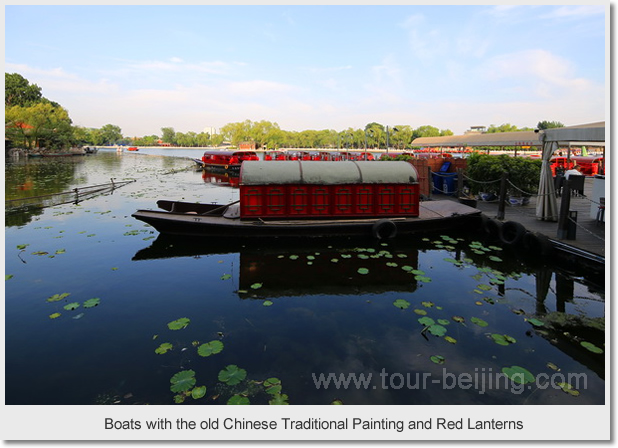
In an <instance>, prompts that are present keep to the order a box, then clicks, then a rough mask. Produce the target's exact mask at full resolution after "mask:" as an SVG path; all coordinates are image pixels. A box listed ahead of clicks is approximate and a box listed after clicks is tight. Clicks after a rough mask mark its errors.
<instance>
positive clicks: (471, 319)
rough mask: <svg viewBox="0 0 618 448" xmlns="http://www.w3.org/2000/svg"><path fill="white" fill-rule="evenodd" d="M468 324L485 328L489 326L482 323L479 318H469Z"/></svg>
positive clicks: (484, 322)
mask: <svg viewBox="0 0 618 448" xmlns="http://www.w3.org/2000/svg"><path fill="white" fill-rule="evenodd" d="M470 322H472V323H473V324H476V325H478V326H479V327H486V326H488V325H489V324H488V323H487V322H486V321H484V320H483V319H481V318H480V317H471V318H470Z"/></svg>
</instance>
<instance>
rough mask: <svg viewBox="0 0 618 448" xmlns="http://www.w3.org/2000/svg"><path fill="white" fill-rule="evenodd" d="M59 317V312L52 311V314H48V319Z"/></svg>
mask: <svg viewBox="0 0 618 448" xmlns="http://www.w3.org/2000/svg"><path fill="white" fill-rule="evenodd" d="M59 317H60V313H54V314H50V315H49V318H50V319H58V318H59Z"/></svg>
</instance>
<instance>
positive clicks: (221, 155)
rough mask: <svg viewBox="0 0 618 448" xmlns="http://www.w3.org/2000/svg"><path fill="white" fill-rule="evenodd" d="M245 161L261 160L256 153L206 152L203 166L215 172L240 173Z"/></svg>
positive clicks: (203, 157)
mask: <svg viewBox="0 0 618 448" xmlns="http://www.w3.org/2000/svg"><path fill="white" fill-rule="evenodd" d="M245 160H260V159H259V157H258V155H257V153H256V152H255V151H206V152H205V153H204V155H203V156H202V166H203V167H204V168H206V169H210V170H213V171H235V172H239V171H240V166H241V165H242V163H243V162H244V161H245Z"/></svg>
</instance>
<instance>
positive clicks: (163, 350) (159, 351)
mask: <svg viewBox="0 0 618 448" xmlns="http://www.w3.org/2000/svg"><path fill="white" fill-rule="evenodd" d="M172 348H173V345H172V344H170V343H169V342H164V343H163V344H161V345H159V346H158V347H157V348H155V353H156V354H157V355H163V354H165V353H167V352H168V351H170V350H171V349H172Z"/></svg>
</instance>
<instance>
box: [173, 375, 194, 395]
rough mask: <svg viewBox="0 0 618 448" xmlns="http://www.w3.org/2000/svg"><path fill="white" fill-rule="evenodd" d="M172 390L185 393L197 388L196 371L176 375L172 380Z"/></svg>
mask: <svg viewBox="0 0 618 448" xmlns="http://www.w3.org/2000/svg"><path fill="white" fill-rule="evenodd" d="M170 383H172V385H171V386H170V389H171V391H172V392H185V391H188V390H190V389H191V388H192V387H193V386H195V371H193V370H182V371H180V372H178V373H176V374H175V375H174V376H173V377H172V378H171V379H170Z"/></svg>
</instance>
